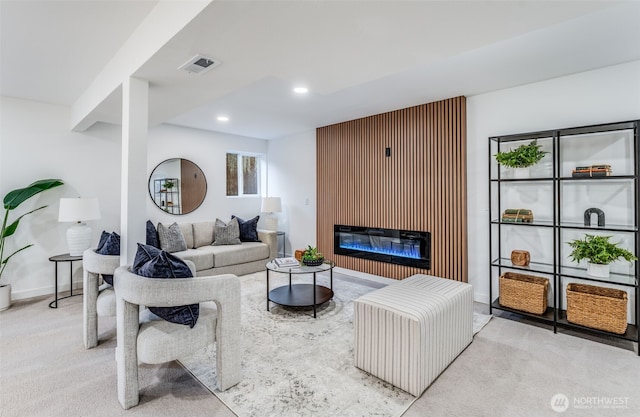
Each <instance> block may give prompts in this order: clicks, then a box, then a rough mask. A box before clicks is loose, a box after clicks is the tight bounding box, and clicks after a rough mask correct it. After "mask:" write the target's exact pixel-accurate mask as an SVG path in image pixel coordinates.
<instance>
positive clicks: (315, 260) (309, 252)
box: [302, 245, 324, 266]
mask: <svg viewBox="0 0 640 417" xmlns="http://www.w3.org/2000/svg"><path fill="white" fill-rule="evenodd" d="M323 262H324V256H323V255H322V254H321V253H320V252H318V248H316V247H312V246H311V245H309V246H308V247H307V249H305V251H304V253H303V254H302V263H303V264H305V265H306V266H318V265H322V263H323Z"/></svg>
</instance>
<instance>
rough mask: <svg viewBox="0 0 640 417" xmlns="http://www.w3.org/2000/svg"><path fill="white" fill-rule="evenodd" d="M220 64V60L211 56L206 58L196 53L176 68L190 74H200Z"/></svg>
mask: <svg viewBox="0 0 640 417" xmlns="http://www.w3.org/2000/svg"><path fill="white" fill-rule="evenodd" d="M220 64H221V62H220V61H217V60H214V59H213V58H207V57H206V56H203V55H196V56H194V57H193V58H191V59H190V60H188V61H187V62H185V63H184V64H182V65H181V66H180V67H179V68H178V69H181V70H185V71H187V72H188V73H191V74H198V75H202V74H204V73H205V72H207V71H210V70H212V69H213V68H215V67H217V66H218V65H220Z"/></svg>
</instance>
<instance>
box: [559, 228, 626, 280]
mask: <svg viewBox="0 0 640 417" xmlns="http://www.w3.org/2000/svg"><path fill="white" fill-rule="evenodd" d="M610 238H611V236H598V235H590V234H585V237H584V239H574V240H572V241H571V242H567V243H568V244H569V246H571V247H572V248H573V251H572V252H571V253H570V254H569V257H570V258H571V260H572V261H574V262H580V261H581V260H583V259H586V260H587V273H588V274H589V275H592V276H596V277H602V278H606V277H608V276H609V264H610V263H611V262H614V261H617V260H618V259H624V260H626V261H628V262H632V261H635V260H637V259H638V258H637V257H636V256H635V255H634V254H633V253H631V252H629V251H628V250H626V249H624V248H621V247H619V246H618V244H617V243H612V242H610V241H609V239H610Z"/></svg>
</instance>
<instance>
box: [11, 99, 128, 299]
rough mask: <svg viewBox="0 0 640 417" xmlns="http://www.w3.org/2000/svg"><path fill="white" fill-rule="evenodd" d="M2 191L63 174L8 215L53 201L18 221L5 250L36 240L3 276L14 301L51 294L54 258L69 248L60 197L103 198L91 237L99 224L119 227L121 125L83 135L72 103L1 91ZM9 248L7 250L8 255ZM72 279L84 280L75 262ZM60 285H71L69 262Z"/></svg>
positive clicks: (99, 127)
mask: <svg viewBox="0 0 640 417" xmlns="http://www.w3.org/2000/svg"><path fill="white" fill-rule="evenodd" d="M0 104H1V106H2V108H1V110H2V111H1V124H0V140H1V141H2V155H1V156H0V161H1V163H0V194H1V195H2V196H3V197H4V195H5V194H6V193H8V192H9V191H11V190H13V189H16V188H22V187H25V186H27V185H29V184H31V183H32V182H33V181H35V180H39V179H43V178H59V179H62V180H63V181H64V182H65V185H63V186H61V187H58V188H54V189H52V190H48V191H45V192H43V193H41V194H38V195H36V196H34V197H32V198H31V199H30V200H27V201H26V202H25V203H23V204H22V205H21V206H20V207H18V208H17V209H16V210H14V211H13V212H12V213H11V215H10V221H12V220H15V219H16V218H17V217H18V216H19V215H20V214H23V213H26V212H28V211H29V210H32V209H34V208H37V207H40V206H41V205H45V204H47V205H49V206H48V207H47V208H46V209H44V210H41V211H38V212H36V213H33V214H31V215H29V216H27V217H25V218H24V219H22V221H21V222H20V226H19V228H18V230H17V232H16V234H15V235H14V236H12V237H10V238H9V239H10V240H8V241H7V246H8V247H7V250H11V248H13V249H14V250H15V249H17V248H19V247H22V246H24V245H27V244H29V243H33V245H34V246H32V247H31V248H29V249H27V250H25V251H22V252H20V253H19V254H18V255H16V256H15V257H14V258H12V259H11V261H10V262H9V263H8V266H7V268H6V269H5V275H6V276H4V275H3V282H5V280H6V282H8V283H10V284H11V286H12V293H13V295H12V297H13V299H20V298H27V297H33V296H36V295H42V294H52V293H53V291H54V263H52V262H49V261H48V258H49V257H50V256H54V255H59V254H63V253H68V252H69V251H68V249H67V243H66V230H67V228H68V227H69V226H70V224H69V223H58V200H59V199H60V197H79V196H82V197H98V199H99V202H100V211H101V215H102V218H101V219H100V220H95V221H90V222H88V224H89V226H90V227H91V228H92V229H93V240H94V242H95V243H97V241H98V237H99V234H100V232H101V231H102V230H105V229H106V230H109V231H111V230H118V229H119V224H120V222H119V218H120V194H119V193H120V128H119V127H117V126H110V125H105V124H99V125H96V126H94V127H92V128H91V129H89V130H88V131H86V132H84V133H75V132H70V131H69V117H70V113H69V112H70V109H69V108H68V107H65V106H55V105H51V104H45V103H39V102H34V101H29V100H20V99H15V98H8V97H1V101H0ZM6 254H7V253H6V251H5V256H6ZM73 279H74V281H77V282H81V281H82V272H81V269H80V263H79V262H76V263H74V278H73ZM59 284H60V285H61V288H62V289H68V287H69V265H68V264H60V265H59Z"/></svg>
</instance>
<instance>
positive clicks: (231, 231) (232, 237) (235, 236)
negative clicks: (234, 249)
mask: <svg viewBox="0 0 640 417" xmlns="http://www.w3.org/2000/svg"><path fill="white" fill-rule="evenodd" d="M215 227H216V232H215V233H216V240H214V241H213V245H214V246H219V245H239V244H240V243H242V242H240V226H239V225H238V219H235V218H234V219H231V220H229V223H226V224H225V222H223V221H222V220H220V219H216V225H215Z"/></svg>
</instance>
